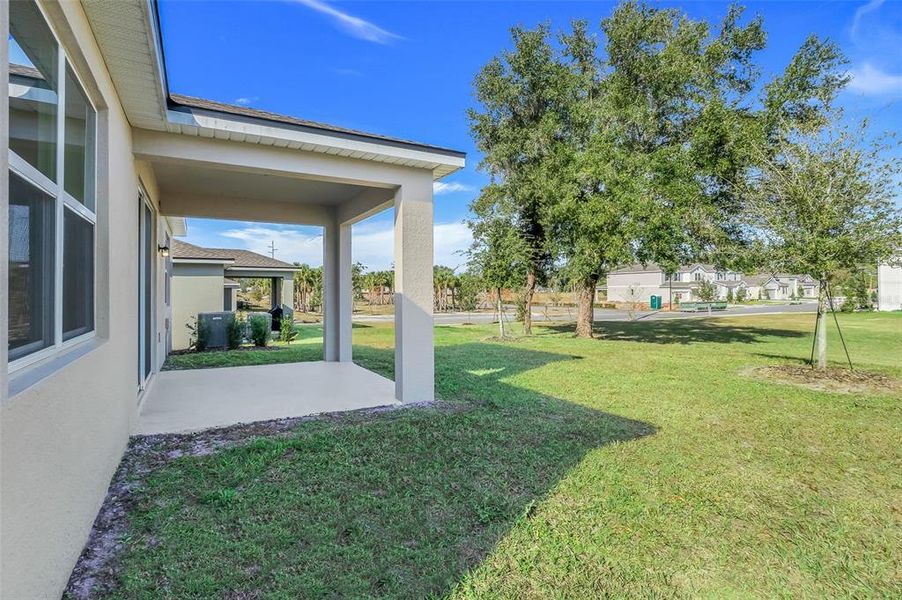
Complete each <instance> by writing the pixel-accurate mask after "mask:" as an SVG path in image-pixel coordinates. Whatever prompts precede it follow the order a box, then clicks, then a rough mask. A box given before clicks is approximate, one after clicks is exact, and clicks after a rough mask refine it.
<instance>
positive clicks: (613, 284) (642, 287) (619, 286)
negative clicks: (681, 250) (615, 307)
mask: <svg viewBox="0 0 902 600" xmlns="http://www.w3.org/2000/svg"><path fill="white" fill-rule="evenodd" d="M631 287H632V288H634V289H633V290H631V289H630V288H631ZM607 288H608V302H645V303H648V302H650V301H651V297H652V296H661V297H662V298H664V300H665V301H667V300H668V298H669V293H670V292H669V289H668V288H667V287H665V286H664V285H663V284H662V275H661V272H660V271H658V272H655V271H649V272H643V273H611V274H610V275H608V282H607Z"/></svg>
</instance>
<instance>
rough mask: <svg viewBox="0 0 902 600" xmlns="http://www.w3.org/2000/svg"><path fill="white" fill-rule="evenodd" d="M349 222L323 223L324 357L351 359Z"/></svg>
mask: <svg viewBox="0 0 902 600" xmlns="http://www.w3.org/2000/svg"><path fill="white" fill-rule="evenodd" d="M353 294H354V290H353V286H352V281H351V225H350V224H341V223H339V222H338V220H337V219H333V220H332V221H331V222H329V223H328V224H326V226H325V227H323V359H324V360H326V361H331V362H336V361H342V362H348V361H350V360H351V316H352V313H353V300H354V296H353Z"/></svg>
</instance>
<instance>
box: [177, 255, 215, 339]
mask: <svg viewBox="0 0 902 600" xmlns="http://www.w3.org/2000/svg"><path fill="white" fill-rule="evenodd" d="M222 292H223V266H222V265H220V264H214V265H201V264H185V263H175V264H174V265H173V271H172V349H173V350H182V349H184V348H187V347H188V345H189V344H190V343H191V342H190V334H189V331H188V328H187V327H185V324H186V323H188V322H189V321H191V320H192V319H193V318H194V317H196V316H197V313H200V312H214V311H220V310H222Z"/></svg>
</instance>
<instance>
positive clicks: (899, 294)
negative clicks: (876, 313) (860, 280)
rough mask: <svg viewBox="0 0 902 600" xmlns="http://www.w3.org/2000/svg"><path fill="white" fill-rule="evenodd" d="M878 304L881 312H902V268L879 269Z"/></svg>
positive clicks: (883, 267)
mask: <svg viewBox="0 0 902 600" xmlns="http://www.w3.org/2000/svg"><path fill="white" fill-rule="evenodd" d="M877 302H878V308H879V310H902V267H894V266H890V265H880V266H879V267H877Z"/></svg>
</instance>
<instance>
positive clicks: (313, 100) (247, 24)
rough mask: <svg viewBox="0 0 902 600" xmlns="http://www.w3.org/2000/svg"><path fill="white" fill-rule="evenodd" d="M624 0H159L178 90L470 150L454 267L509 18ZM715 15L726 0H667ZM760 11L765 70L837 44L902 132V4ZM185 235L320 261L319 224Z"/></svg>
mask: <svg viewBox="0 0 902 600" xmlns="http://www.w3.org/2000/svg"><path fill="white" fill-rule="evenodd" d="M615 4H616V3H615V2H606V1H596V2H589V1H586V2H476V1H457V2H442V1H429V2H426V1H419V2H411V1H394V2H376V1H371V2H369V1H368V2H364V1H358V2H330V1H327V0H284V1H272V2H258V1H252V2H181V1H174V0H162V1H161V3H160V16H161V21H162V29H163V45H164V49H165V53H166V65H167V70H168V76H169V85H170V89H171V90H172V91H173V92H177V93H181V94H188V95H192V96H199V97H203V98H209V99H212V100H217V101H220V102H226V103H231V104H241V105H246V106H252V107H254V108H260V109H263V110H269V111H272V112H277V113H284V114H288V115H294V116H298V117H301V118H305V119H311V120H315V121H324V122H327V123H333V124H336V125H342V126H346V127H351V128H355V129H361V130H364V131H372V132H375V133H382V134H386V135H391V136H395V137H400V138H405V139H413V140H417V141H421V142H426V143H432V144H436V145H440V146H446V147H451V148H455V149H459V150H464V151H466V152H467V154H468V156H467V163H468V164H467V167H466V169H464V170H463V171H460V172H458V173H456V174H454V175H452V176H450V177H448V178H446V179H445V180H444V181H443V182H441V183H440V184H438V185H437V187H436V190H435V191H436V195H435V203H436V209H435V221H436V235H435V241H436V253H435V254H436V256H435V259H436V262H438V263H442V264H448V265H450V266H458V265H461V264H462V263H463V262H464V259H463V258H462V257H461V256H460V255H459V253H458V252H459V251H460V250H462V249H464V248H466V247H467V246H468V245H469V234H468V232H467V229H466V226H465V224H464V223H463V220H464V219H466V218H467V215H468V210H467V206H468V204H469V202H470V201H471V200H472V198H473V197H474V196H475V195H476V193H477V192H478V190H479V188H480V187H481V186H482V185H483V183H484V182H485V180H486V179H485V177H484V176H483V175H482V174H481V173H479V172H478V170H477V166H478V163H479V159H480V157H479V154H478V152H477V151H476V149H475V148H474V146H473V143H472V141H471V139H470V137H469V132H468V128H467V120H466V114H465V111H466V109H467V108H468V107H470V106H472V105H473V102H474V101H473V94H472V87H471V84H472V80H473V77H474V75H475V74H476V73H477V71H478V70H479V68H480V67H481V66H482V65H483V64H485V63H486V62H487V61H488V60H489V59H490V58H491V57H492V56H494V55H495V54H497V53H498V52H499V51H500V50H501V49H503V48H506V47H508V45H509V39H510V36H509V31H508V30H509V28H510V27H511V26H512V25H525V26H533V25H535V24H537V23H540V22H543V21H548V22H550V23H551V24H552V26H553V27H555V28H560V27H564V26H566V25H567V24H568V22H569V21H570V20H571V19H573V18H585V19H588V20H589V21H590V22H591V23H596V24H597V23H598V22H599V20H600V19H601V18H603V17H605V16H607V15H608V14H610V12H611V10H612V8H613V7H614V6H615ZM660 4H661V5H662V6H674V5H676V6H679V7H681V8H682V9H683V10H685V11H686V12H687V13H688V14H689V15H691V16H692V17H695V18H705V19H708V20H709V21H710V22H712V23H717V22H718V21H719V20H720V18H721V17H722V16H723V14H724V12H725V11H726V9H727V6H728V4H727V3H726V2H713V1H712V2H701V1H696V2H662V3H660ZM746 7H747V12H746V16H747V17H749V18H750V17H751V16H752V15H755V14H761V15H762V16H763V17H764V24H765V29H766V31H767V32H768V47H767V49H766V50H765V51H764V52H762V53H760V54H759V56H758V63H759V64H760V65H761V66H762V67H763V71H764V73H763V75H764V76H765V78H767V77H769V76H771V75H773V74H776V73H779V72H780V71H781V70H782V69H783V67H784V66H785V65H786V63H787V61H788V60H789V58H790V57H791V56H792V54H793V53H794V52H795V50H796V49H797V48H798V47H799V45H800V44H801V43H802V41H803V40H804V39H805V37H806V36H807V35H808V34H810V33H816V34H818V35H820V36H822V37H829V38H830V39H832V40H834V41H835V42H836V43H838V44H839V45H840V46H841V47H842V49H843V51H844V52H845V53H846V55H847V56H848V57H849V59H850V65H849V68H850V71H851V73H852V75H853V80H852V84H851V85H850V88H849V90H847V91H846V92H844V93H843V95H842V98H841V104H842V105H843V107H844V108H845V110H846V115H847V116H848V117H849V118H851V119H855V120H860V119H862V118H865V117H866V118H868V119H869V120H870V122H871V125H872V127H873V129H874V130H875V131H880V132H883V131H899V130H900V129H902V127H900V126H902V51H900V48H902V1H897V0H871V1H870V2H851V1H840V0H832V1H830V0H821V1H807V2H789V1H772V2H748V3H746ZM188 228H189V235H188V238H187V239H188V241H191V242H193V243H197V244H201V245H207V246H220V247H222V246H231V247H243V248H248V249H251V250H255V251H265V249H266V248H267V247H268V246H269V243H270V241H272V240H275V244H276V247H277V248H278V250H277V252H276V257H277V258H281V259H283V260H290V261H295V260H299V261H304V262H309V263H311V264H320V263H321V261H322V249H321V239H320V238H319V236H320V232H319V230H318V229H315V228H309V227H288V226H279V225H266V224H259V223H242V222H231V221H213V220H204V219H190V220H189V223H188ZM391 240H392V233H391V215H390V214H386V213H384V214H382V215H377V216H376V217H373V218H372V219H369V220H368V221H365V222H363V223H361V224H358V225H356V226H355V229H354V237H353V245H354V259H355V260H359V261H361V262H363V263H364V264H366V265H368V266H369V267H371V268H386V267H388V266H390V264H391V248H392V243H391Z"/></svg>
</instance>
